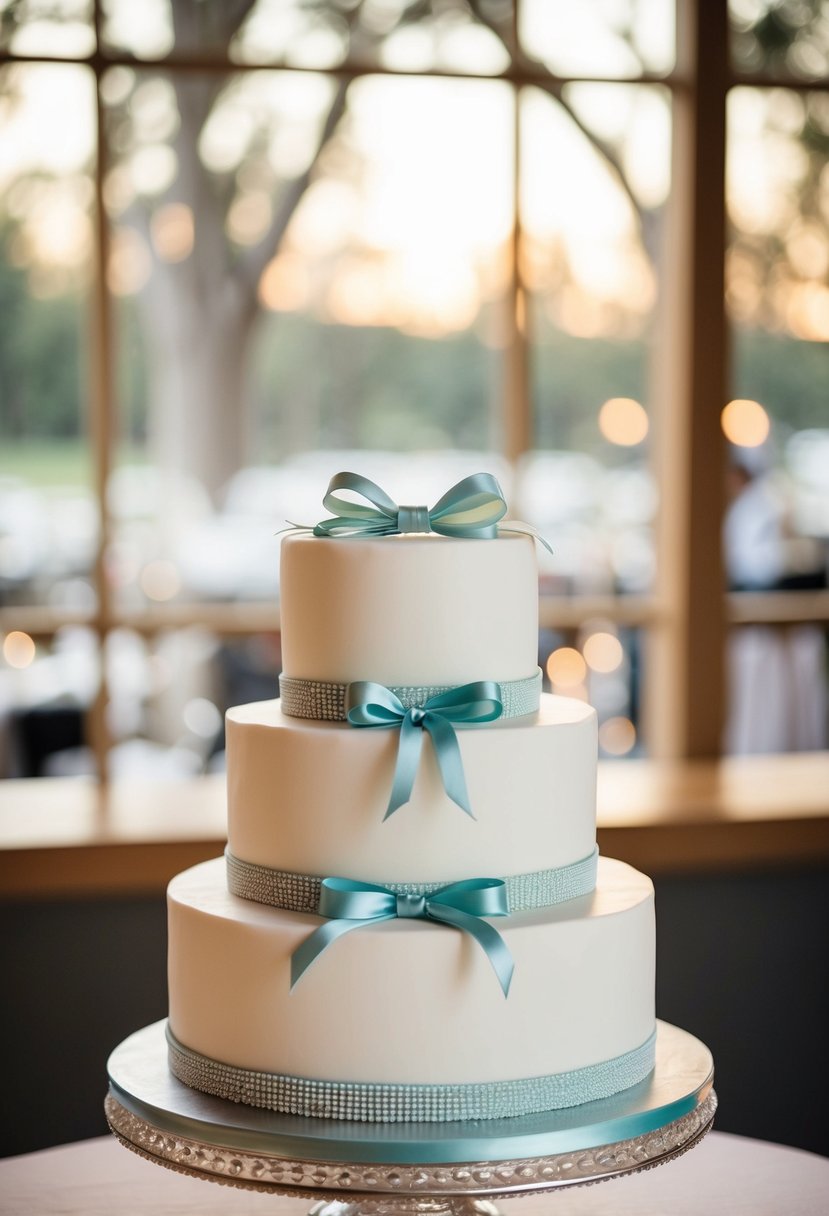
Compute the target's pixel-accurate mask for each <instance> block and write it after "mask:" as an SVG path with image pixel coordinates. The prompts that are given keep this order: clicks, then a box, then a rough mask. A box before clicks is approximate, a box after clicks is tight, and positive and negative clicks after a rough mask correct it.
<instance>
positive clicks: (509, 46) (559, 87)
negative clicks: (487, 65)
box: [469, 0, 652, 256]
mask: <svg viewBox="0 0 829 1216" xmlns="http://www.w3.org/2000/svg"><path fill="white" fill-rule="evenodd" d="M469 7H470V9H471V11H472V13H473V15H474V16H475V18H476V19H477V20H478V21H479V22H480V23H481V24H482V25H484V26H486V28H487V29H488V30H490V31H491V32H492V33H493V34H495V36H496V37H497V38H498V39H499V40H500V41H501V43H502V44H503V46H504V47H505V49H506V50H507V52H508V53H509V55H510V58H511V59H512V62H513V66H514V67H517V68H524V69H526V70H527V71H531V72H533V73H534V74H540V73H546V74H547V79H546V80H539V81H538V82H537V84H536V87H537V88H539V89H541V90H542V91H543V92H545V93H547V95H548V96H550V97H552V98H553V99H554V100H555V101H557V102H558V104H559V105H560V106H561V108H562V109H563V110H564V112H565V113H566V114H567V117H568V118H569V119H570V120H571V122H573V123H574V125H575V126H576V127H577V128H578V130H579V131H580V132H581V133H582V135H584V137H585V139H587V140H588V141H589V143H590V144H591V146H592V147H593V148H595V150H596V151H597V152H598V153H599V155H600V156H601V157H602V159H603V160H604V162H605V163H606V165H607V166H608V168H609V169H610V171H611V173H612V174H613V176H614V177H615V178H616V181H617V183H618V184H619V185H620V186H621V188H622V190H623V191H624V193H625V195H626V197H627V199H628V200H629V202H630V205H631V206H632V207H633V211H634V214H635V215H636V218H637V220H638V223H639V227H640V230H641V232H642V235H643V239H644V243H645V244H646V245H647V243H648V237H649V232H650V223H649V221H650V219H651V218H652V213H651V212H650V211H649V210H648V208H647V207H643V206H642V204H641V203H640V201H639V199H638V198H637V197H636V195H635V194H634V192H633V187H632V186H631V184H630V182H629V181H628V178H627V174H626V173H625V170H624V167H623V165H622V162H621V160H620V159H619V157H618V155H617V153H616V149H615V148H614V147H613V146H612V145H611V144H609V143H608V142H607V141H606V140H604V139H602V138H601V137H600V136H598V135H597V134H596V133H595V131H591V130H590V128H589V127H588V126H587V124H586V123H585V122H584V120H583V119H582V118H581V117H580V116H579V114H578V112H577V111H576V110H575V109H574V108H573V106H572V105H571V103H570V102H569V101H568V100H567V97H566V96H565V93H564V84H563V83H562V82H561V81H560V80H557V79H556V77H555V76H553V74H552V73H551V72H549V69H548V68H547V67H546V65H545V64H544V63H542V61H541V60H539V59H536V58H535V57H534V56H532V55H528V54H527V53H526V52H525V51H522V50H521V49H520V47H518V46H516V44H515V40H514V39H513V37H512V29H511V27H509V26H507V27H504V26H502V25H501V24H500V23H499V22H498V21H496V20H495V19H494V18H493V17H490V16H488V15H487V14H486V12H484V9H483V6H482V5H481V3H480V0H469ZM647 252H648V253H649V254H650V255H651V256H652V251H651V250H650V249H648V250H647Z"/></svg>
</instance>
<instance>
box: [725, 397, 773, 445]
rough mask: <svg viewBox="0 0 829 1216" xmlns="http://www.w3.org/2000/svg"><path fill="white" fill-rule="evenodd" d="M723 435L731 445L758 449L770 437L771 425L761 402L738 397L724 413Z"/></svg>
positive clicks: (729, 404) (730, 402)
mask: <svg viewBox="0 0 829 1216" xmlns="http://www.w3.org/2000/svg"><path fill="white" fill-rule="evenodd" d="M721 423H722V429H723V433H724V435H725V437H726V439H727V440H728V441H729V443H734V444H736V445H737V446H738V447H741V448H756V447H759V446H760V444H761V443H765V441H766V440H767V439H768V437H769V431H770V430H771V423H770V422H769V416H768V414H767V413H766V411H765V410H764V409H763V407H762V405H760V402H759V401H749V400H747V399H745V398H742V397H738V398H737V399H736V400H734V401H729V403H728V405H727V406H726V407H725V409H724V410H723V412H722V415H721Z"/></svg>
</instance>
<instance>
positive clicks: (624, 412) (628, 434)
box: [599, 397, 648, 448]
mask: <svg viewBox="0 0 829 1216" xmlns="http://www.w3.org/2000/svg"><path fill="white" fill-rule="evenodd" d="M599 430H600V431H601V433H602V435H603V436H604V438H605V439H606V440H607V441H608V443H616V444H619V445H620V446H621V447H625V448H630V447H635V446H636V444H637V443H641V442H642V440H643V439H644V438H645V437H646V435H647V433H648V415H647V414H646V413H645V411H644V409H643V407H642V406H641V405H640V404H639V402H638V401H634V399H633V398H632V397H611V398H610V399H609V400H608V401H605V403H604V405H603V406H602V408H601V409H600V410H599Z"/></svg>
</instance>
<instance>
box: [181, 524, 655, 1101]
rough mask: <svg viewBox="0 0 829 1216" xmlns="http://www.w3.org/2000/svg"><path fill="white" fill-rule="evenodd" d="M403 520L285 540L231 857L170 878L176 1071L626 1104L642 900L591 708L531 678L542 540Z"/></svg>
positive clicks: (650, 996)
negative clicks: (600, 803)
mask: <svg viewBox="0 0 829 1216" xmlns="http://www.w3.org/2000/svg"><path fill="white" fill-rule="evenodd" d="M417 510H420V509H417ZM407 523H408V526H409V528H412V529H418V527H419V529H420V530H406V531H405V533H404V534H392V535H381V536H377V535H354V534H348V535H336V534H334V535H313V534H307V533H304V532H302V531H299V532H297V533H295V534H292V535H289V536H287V537H286V538H285V540H284V542H283V546H282V559H281V615H282V649H283V664H284V672H283V676H282V680H281V694H282V695H281V699H280V700H273V701H265V702H259V703H256V704H251V705H243V706H239V707H237V708H235V709H232V710H230V711H229V713H228V715H227V768H228V848H227V854H226V857H225V858H223V859H217V860H216V861H212V862H207V863H205V864H203V865H199V866H196V867H194V868H193V869H191V870H188V871H186V872H185V873H183V874H180V875H178V876H177V877H176V878H175V879H174V880H173V882H172V883H171V884H170V888H169V896H168V901H169V938H170V944H169V988H170V1016H169V1024H168V1041H169V1046H170V1065H171V1068H172V1070H173V1072H174V1073H175V1075H176V1076H177V1077H179V1078H180V1079H181V1080H182V1081H184V1082H186V1084H188V1085H190V1086H192V1087H193V1088H195V1089H198V1090H201V1091H203V1092H206V1093H210V1094H218V1095H219V1096H222V1097H225V1098H229V1099H231V1100H234V1101H238V1102H243V1103H247V1104H249V1105H253V1106H262V1107H267V1108H269V1109H272V1110H276V1111H282V1112H288V1113H294V1114H304V1115H312V1116H318V1117H323V1118H325V1117H329V1118H341V1119H360V1120H369V1121H398V1120H417V1121H422V1120H448V1119H478V1118H495V1117H504V1116H511V1115H521V1114H527V1113H531V1112H534V1111H539V1110H549V1109H554V1108H559V1107H566V1106H573V1105H576V1104H578V1103H581V1102H586V1101H590V1100H592V1099H595V1098H600V1097H605V1096H608V1095H610V1094H613V1093H617V1092H619V1091H621V1090H623V1089H625V1088H627V1087H628V1086H631V1085H633V1084H635V1083H636V1082H638V1081H640V1080H642V1079H643V1078H644V1077H645V1076H646V1075H647V1074H648V1073H649V1071H650V1069H651V1068H652V1066H653V1054H654V1031H655V1020H654V919H653V888H652V885H651V883H650V881H649V879H648V878H646V877H644V876H643V875H642V874H639V873H637V872H636V871H635V870H633V869H631V867H630V866H627V865H624V864H623V863H621V862H618V861H613V860H609V859H605V858H598V856H597V851H596V818H595V792H596V747H597V745H596V715H595V712H594V711H593V710H592V709H591V708H590V707H589V706H588V705H586V704H585V703H584V702H582V701H578V700H572V699H568V698H563V697H559V696H552V695H548V694H542V693H541V691H540V689H541V673H540V672H539V670H538V667H537V648H538V647H537V640H538V609H537V604H538V582H537V570H536V560H535V542H534V541H533V539H532V538H531V537H529V536H527V535H522V534H521V533H520V532H515V533H513V532H510V531H502V532H500V533H499V534H498V535H497V536H494V537H493V536H492V533H491V531H490V533H488V534H487V536H488V538H483V537H479V536H477V535H475V534H474V532H472V533H471V534H470V535H468V536H460V537H459V536H456V535H450V536H444V535H436V534H428V533H427V532H426V531H425V529H426V528H428V526H429V525H428V519H425V527H424V519H419V518H418V517H417V516H415V517H414V518H413V517H411V516H410V517H407Z"/></svg>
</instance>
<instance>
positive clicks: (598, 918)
mask: <svg viewBox="0 0 829 1216" xmlns="http://www.w3.org/2000/svg"><path fill="white" fill-rule="evenodd" d="M168 907H169V942H170V946H169V988H170V1019H169V1038H170V1060H171V1067H172V1068H173V1071H174V1072H175V1073H176V1075H177V1076H179V1077H180V1079H182V1080H183V1081H185V1082H186V1083H187V1084H189V1085H191V1086H193V1087H194V1088H196V1089H200V1090H202V1091H204V1092H207V1093H216V1094H218V1095H219V1096H221V1097H225V1098H230V1099H233V1100H236V1101H241V1102H245V1103H248V1104H250V1105H253V1106H264V1107H269V1108H270V1109H274V1110H282V1111H284V1112H286V1113H291V1114H306V1115H315V1116H328V1117H333V1118H354V1119H370V1120H376V1121H390V1120H399V1119H407V1120H414V1119H416V1120H422V1119H455V1118H494V1117H504V1116H508V1115H512V1114H516V1115H517V1114H527V1113H531V1112H532V1111H534V1110H544V1109H552V1108H554V1107H562V1106H571V1105H576V1104H577V1103H579V1102H583V1101H590V1100H593V1099H595V1098H600V1097H606V1096H609V1095H610V1094H611V1093H615V1092H618V1091H619V1090H621V1089H624V1088H627V1087H628V1086H630V1085H632V1084H635V1083H636V1082H638V1081H639V1080H641V1079H642V1078H643V1077H645V1076H646V1075H647V1073H648V1072H649V1070H650V1067H651V1064H652V1054H653V1033H654V1028H655V1015H654V919H653V887H652V884H651V882H650V880H649V879H648V878H646V877H645V876H644V875H642V874H639V873H638V872H637V871H635V870H633V869H631V867H630V866H627V865H624V864H623V863H622V862H618V861H611V860H607V859H601V860H600V863H599V877H598V883H597V887H596V890H595V891H594V892H593V894H591V895H589V896H584V897H582V898H579V899H574V900H570V901H568V902H566V903H562V904H558V905H556V906H555V907H551V908H545V909H543V910H541V911H536V912H527V913H520V914H516V915H512V916H509V917H506V918H498V919H496V920H493V921H491V922H490V923H491V924H493V925H494V926H495V927H496V928H497V929H498V931H499V933H500V934H501V936H502V937H503V939H504V941H505V942H506V944H507V946H508V947H509V950H510V951H511V953H512V956H513V958H514V961H515V972H514V976H513V980H512V986H511V988H510V992H509V996H508V997H506V998H505V997H504V995H503V993H502V991H501V989H500V987H499V984H498V981H497V979H496V976H495V975H494V973H493V971H492V968H491V966H490V963H489V960H488V959H487V957H486V955H485V954H484V952H483V951H482V950H481V948H480V946H479V945H478V944H477V943H476V942H475V941H474V940H472V938H471V937H469V936H468V935H467V934H465V933H462V932H460V931H458V930H456V929H452V928H449V927H447V926H444V925H440V924H435V923H431V922H429V921H423V920H411V919H401V920H393V921H388V922H385V923H382V924H375V925H368V926H366V927H363V928H360V929H358V930H356V931H354V932H351V933H349V934H347V935H346V936H344V937H342V938H341V939H340V940H338V941H335V942H334V943H333V944H332V945H331V946H329V947H328V949H326V950H325V951H324V953H323V954H322V955H321V956H320V957H319V958H318V959H317V961H316V962H315V963H314V964H313V966H311V967H310V968H309V969H308V971H307V972H306V973H305V974H304V975H303V977H302V978H301V980H300V981H299V983H298V984H297V985H296V986H295V987H294V989H293V990H291V987H290V959H291V954H292V953H293V951H294V950H295V949H296V948H297V946H299V944H300V943H301V942H302V941H304V940H305V939H306V938H307V937H308V935H309V934H310V933H311V932H312V931H313V930H314V929H315V928H316V927H317V926H319V925H320V924H321V923H322V922H321V919H320V918H319V917H317V916H313V915H307V914H303V913H296V912H287V911H282V910H280V909H276V908H270V907H266V906H263V905H260V904H256V903H252V902H249V901H247V900H242V899H238V898H237V897H235V896H232V895H230V894H229V893H228V891H227V888H226V877H225V864H224V861H223V860H222V859H217V860H216V861H212V862H206V863H204V864H203V865H199V866H195V867H194V868H193V869H191V870H188V871H186V872H185V873H183V874H180V875H178V876H177V877H176V878H175V879H174V880H173V882H172V883H171V884H170V888H169V895H168Z"/></svg>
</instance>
